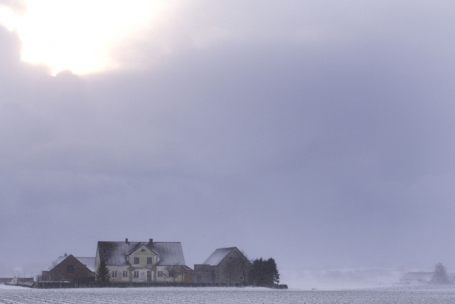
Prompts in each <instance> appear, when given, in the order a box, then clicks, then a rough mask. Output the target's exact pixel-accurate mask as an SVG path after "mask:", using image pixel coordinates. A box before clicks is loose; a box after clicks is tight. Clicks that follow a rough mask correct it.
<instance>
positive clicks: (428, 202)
mask: <svg viewBox="0 0 455 304" xmlns="http://www.w3.org/2000/svg"><path fill="white" fill-rule="evenodd" d="M194 3H195V4H194V5H193V6H191V7H189V6H182V8H181V10H179V9H180V7H177V10H174V11H173V12H177V13H176V14H175V20H174V19H170V20H169V21H167V22H165V23H163V24H164V25H161V28H158V29H157V28H154V29H151V30H150V32H149V33H148V34H150V35H147V37H151V38H150V40H149V39H139V40H138V39H137V37H133V38H132V39H131V40H130V43H129V44H128V47H126V46H125V45H123V46H122V48H121V49H119V50H117V52H116V54H117V55H118V58H119V59H121V60H124V61H125V62H124V64H125V66H126V67H127V68H125V69H120V70H118V71H116V72H109V73H100V74H96V75H89V76H78V75H74V74H72V73H71V72H68V71H67V72H63V73H61V74H58V75H57V76H56V77H51V76H50V75H49V73H48V70H47V69H46V68H45V67H36V66H29V65H27V64H25V63H21V62H20V61H19V50H20V42H19V40H18V38H17V36H16V35H15V34H13V33H10V32H7V31H6V30H3V31H1V32H0V43H2V50H3V49H4V50H5V54H8V55H6V57H4V56H3V55H2V57H1V58H0V65H2V66H6V65H8V72H5V69H0V77H1V78H2V79H5V81H7V82H8V86H7V87H2V88H1V90H2V94H4V95H3V96H7V98H4V99H3V98H2V100H1V101H0V109H1V112H0V113H1V114H0V115H2V117H1V119H0V130H1V131H0V140H1V141H2V145H1V148H0V153H1V162H0V164H1V168H2V170H1V173H0V179H1V180H2V183H0V189H1V191H0V193H1V196H0V199H1V201H2V205H1V206H0V208H1V209H0V211H1V213H0V214H1V215H0V217H1V221H0V222H1V224H0V225H2V226H1V227H0V228H1V229H0V230H1V231H2V232H1V234H0V235H1V238H2V242H1V246H2V248H1V251H0V252H1V256H0V259H1V260H4V261H12V263H16V264H17V263H20V262H21V261H22V260H26V259H36V260H38V261H37V262H41V261H43V260H44V261H47V260H51V259H52V258H54V257H55V256H57V255H59V254H61V253H63V252H65V251H66V252H71V253H74V254H81V255H90V254H92V255H93V254H94V251H95V246H96V241H97V240H120V239H123V238H124V237H129V238H130V239H135V240H142V239H147V238H150V237H152V238H154V239H157V240H176V241H182V242H183V246H184V250H185V253H186V255H187V262H188V263H189V264H190V265H191V264H192V263H199V262H202V261H203V260H204V259H205V258H206V257H207V256H208V255H209V254H210V252H211V251H212V250H213V249H214V248H216V247H221V246H231V245H235V246H238V247H239V248H241V249H243V250H245V251H246V253H248V254H249V255H250V257H252V258H253V257H256V256H263V257H265V258H268V257H270V256H273V257H274V258H276V260H277V262H278V264H279V266H281V267H280V268H282V269H285V270H294V269H303V268H317V267H368V266H374V267H385V266H391V267H400V266H405V267H428V268H431V267H432V265H433V264H434V263H435V262H438V261H442V262H444V263H446V264H447V265H448V266H449V267H454V265H450V261H451V256H452V252H453V251H454V250H455V248H454V246H453V245H451V243H450V235H449V232H450V228H451V223H452V218H453V216H454V215H455V214H454V213H455V210H454V208H453V204H452V199H453V197H454V193H453V191H452V190H451V189H454V188H455V187H454V181H455V180H454V177H453V176H454V171H455V166H454V165H455V163H454V161H453V158H452V157H451V156H452V155H453V154H454V149H455V140H454V138H453V135H452V130H453V129H454V127H455V125H454V123H453V119H452V117H453V114H454V111H455V107H454V105H453V99H454V96H455V92H454V89H453V86H452V85H451V79H453V76H454V75H453V73H454V72H453V71H454V69H453V65H454V57H453V54H454V53H455V52H453V51H454V44H453V42H452V40H451V39H449V38H450V37H452V36H453V35H452V33H451V31H452V29H453V28H454V27H453V26H449V25H450V24H452V23H453V21H452V19H451V18H449V17H450V12H451V10H452V9H453V5H452V4H451V3H449V2H447V3H446V2H441V3H440V4H439V5H430V4H429V3H426V2H421V3H419V4H415V5H411V6H405V5H404V4H403V3H396V2H390V1H385V2H381V4H367V3H364V2H356V1H353V2H350V5H347V4H340V3H339V2H337V3H335V2H332V1H325V2H318V3H317V4H316V3H314V2H313V3H310V2H305V3H302V2H297V1H287V2H286V1H285V2H280V3H279V4H278V3H272V4H270V5H268V4H267V5H257V4H258V3H256V2H251V3H250V2H248V3H245V2H236V4H237V5H238V6H235V5H234V4H231V2H230V4H229V5H227V4H224V5H220V4H216V5H215V4H213V3H206V2H203V1H196V2H194ZM261 3H262V2H261ZM253 4H255V5H253ZM231 5H232V6H231ZM183 8H185V10H184V9H183ZM184 21H187V22H184ZM180 30H181V31H180ZM157 32H160V33H161V34H157ZM169 33H172V34H173V35H168V34H169ZM152 38H156V39H152ZM3 41H4V42H3ZM163 50H167V51H163ZM156 60H159V62H157V61H156ZM139 63H140V64H139ZM24 243H26V244H27V246H30V247H32V248H40V249H39V250H35V255H34V256H32V255H27V254H24V255H17V252H23V251H21V249H22V250H23V248H24V247H23V246H24V245H23V244H24ZM5 244H8V245H5Z"/></svg>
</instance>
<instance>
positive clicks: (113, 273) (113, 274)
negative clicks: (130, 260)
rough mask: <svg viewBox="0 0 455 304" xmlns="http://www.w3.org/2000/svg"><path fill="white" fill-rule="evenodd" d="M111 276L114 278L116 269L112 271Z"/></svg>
mask: <svg viewBox="0 0 455 304" xmlns="http://www.w3.org/2000/svg"><path fill="white" fill-rule="evenodd" d="M112 277H113V278H116V277H117V271H116V270H114V271H112Z"/></svg>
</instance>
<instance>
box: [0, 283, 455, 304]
mask: <svg viewBox="0 0 455 304" xmlns="http://www.w3.org/2000/svg"><path fill="white" fill-rule="evenodd" d="M0 303H8V304H10V303H67V304H70V303H316V304H319V303H324V304H328V303H335V304H338V303H339V304H341V303H346V304H347V303H354V304H357V303H359V304H360V303H362V304H363V303H365V304H370V303H405V304H406V303H409V304H410V303H413V304H419V303H455V288H434V287H433V288H416V287H413V288H406V287H394V288H382V289H366V290H338V291H302V290H271V289H264V288H124V289H122V288H98V289H95V288H92V289H49V290H42V289H41V290H40V289H29V288H18V287H9V286H0Z"/></svg>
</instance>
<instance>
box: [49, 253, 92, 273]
mask: <svg viewBox="0 0 455 304" xmlns="http://www.w3.org/2000/svg"><path fill="white" fill-rule="evenodd" d="M70 255H71V254H68V255H67V254H66V253H65V255H64V256H59V257H58V258H57V259H56V260H55V261H54V262H52V265H54V266H53V267H52V268H51V269H49V270H52V269H54V267H55V266H57V265H58V264H60V263H61V262H63V261H64V260H65V259H66V258H68V257H69V256H70ZM75 258H76V259H77V260H78V261H79V262H81V263H82V264H84V265H85V267H87V268H88V269H90V271H95V258H94V257H93V258H92V257H79V258H78V257H75Z"/></svg>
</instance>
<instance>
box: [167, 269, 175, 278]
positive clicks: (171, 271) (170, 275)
mask: <svg viewBox="0 0 455 304" xmlns="http://www.w3.org/2000/svg"><path fill="white" fill-rule="evenodd" d="M168 273H169V277H170V278H173V277H174V270H169V272H168Z"/></svg>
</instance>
